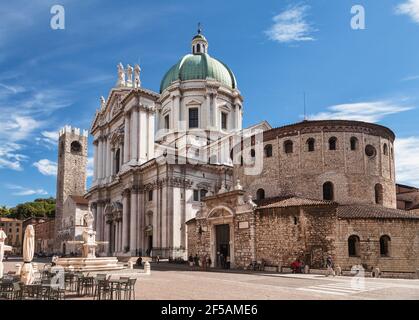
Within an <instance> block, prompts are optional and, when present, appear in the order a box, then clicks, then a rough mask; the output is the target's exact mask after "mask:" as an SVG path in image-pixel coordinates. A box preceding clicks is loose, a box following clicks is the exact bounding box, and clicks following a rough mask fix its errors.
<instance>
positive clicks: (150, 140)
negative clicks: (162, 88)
mask: <svg viewBox="0 0 419 320" xmlns="http://www.w3.org/2000/svg"><path fill="white" fill-rule="evenodd" d="M154 117H155V116H154V112H153V111H151V110H150V111H149V112H147V120H148V121H147V123H148V128H147V146H148V151H147V161H148V160H150V159H153V158H154Z"/></svg>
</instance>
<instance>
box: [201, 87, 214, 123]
mask: <svg viewBox="0 0 419 320" xmlns="http://www.w3.org/2000/svg"><path fill="white" fill-rule="evenodd" d="M204 110H205V111H204ZM202 111H203V112H202V119H203V121H202V128H204V129H208V127H211V126H212V123H211V97H210V95H209V94H207V96H206V98H205V108H203V110H202Z"/></svg>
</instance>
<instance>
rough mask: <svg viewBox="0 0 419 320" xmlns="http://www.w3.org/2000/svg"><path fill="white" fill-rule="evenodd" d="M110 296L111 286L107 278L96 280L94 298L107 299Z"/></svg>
mask: <svg viewBox="0 0 419 320" xmlns="http://www.w3.org/2000/svg"><path fill="white" fill-rule="evenodd" d="M111 297H112V287H111V285H110V282H109V280H108V279H106V278H105V279H99V280H97V282H96V289H95V294H94V299H95V300H109V299H111Z"/></svg>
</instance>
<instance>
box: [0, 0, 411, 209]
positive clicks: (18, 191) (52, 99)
mask: <svg viewBox="0 0 419 320" xmlns="http://www.w3.org/2000/svg"><path fill="white" fill-rule="evenodd" d="M54 4H61V5H63V6H64V8H65V30H52V29H51V27H50V19H51V17H52V14H51V13H50V9H51V7H52V5H54ZM356 4H360V5H362V6H363V7H364V9H365V23H366V29H365V30H353V29H352V28H351V24H350V22H351V19H352V16H353V15H352V14H351V8H352V6H353V5H356ZM0 17H1V19H0V205H7V206H13V205H15V204H17V203H20V202H23V201H27V200H31V199H34V198H37V197H44V196H55V180H56V176H55V169H56V166H55V162H56V158H57V150H56V146H55V144H56V141H55V139H56V132H57V131H58V129H59V128H60V127H62V126H64V125H65V124H71V125H73V126H76V127H80V128H83V129H88V128H89V127H90V124H91V121H92V117H93V115H94V113H95V110H96V108H98V107H99V97H100V96H101V95H103V96H105V97H106V96H107V94H108V91H109V89H110V88H111V87H112V86H113V85H114V84H115V82H116V65H117V63H119V62H122V63H123V64H127V63H130V64H131V65H134V64H135V63H140V65H141V68H142V79H141V80H142V86H143V87H146V88H149V89H152V90H155V91H158V88H159V83H160V80H161V78H162V77H163V75H164V73H165V72H166V70H167V69H168V68H169V67H170V66H171V65H172V64H174V63H175V62H176V61H177V60H178V59H179V57H181V56H182V55H184V54H186V53H188V52H189V51H190V40H191V38H192V36H193V35H194V34H195V32H196V24H197V22H198V21H200V22H202V24H203V29H204V32H203V33H204V34H205V36H206V37H207V39H208V40H209V53H210V54H211V55H212V56H214V57H217V58H219V59H221V60H222V61H224V62H225V63H226V64H228V65H229V66H230V67H231V68H232V70H233V71H234V73H235V75H236V78H237V80H238V86H239V89H240V91H241V92H242V94H243V96H244V98H245V106H244V107H245V114H244V125H245V126H248V125H251V124H254V123H256V122H259V121H262V120H265V119H266V120H268V121H269V122H270V123H271V125H272V126H280V125H283V124H287V123H293V122H298V121H301V120H302V117H303V92H306V97H307V98H306V100H307V114H308V117H309V118H312V119H320V118H323V119H324V118H347V119H358V120H368V121H373V122H377V123H380V124H383V125H386V126H389V127H390V128H391V129H393V130H394V131H395V133H396V135H397V137H398V140H397V143H396V161H397V163H396V165H397V167H398V169H397V180H398V181H399V182H403V183H406V184H413V185H416V186H419V126H418V119H419V110H418V105H419V103H418V102H419V90H418V89H419V58H418V55H417V52H419V41H417V39H419V0H387V1H374V0H367V1H362V0H361V1H356V2H355V1H348V0H339V1H330V0H316V1H298V2H297V1H285V0H284V1H279V0H277V1H263V2H260V1H216V0H211V1H199V2H198V1H177V2H175V1H158V2H157V1H153V2H152V1H133V0H132V1H128V0H127V1H98V0H91V1H85V0H83V1H82V0H72V1H59V2H56V1H40V0H32V1H20V0H18V1H13V2H12V1H9V2H7V3H6V2H2V4H1V5H0ZM90 151H91V150H90ZM90 156H92V155H91V154H90Z"/></svg>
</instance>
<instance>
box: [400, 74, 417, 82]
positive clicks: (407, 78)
mask: <svg viewBox="0 0 419 320" xmlns="http://www.w3.org/2000/svg"><path fill="white" fill-rule="evenodd" d="M418 79H419V75H414V76H408V77H405V78H403V79H402V80H401V81H414V80H418Z"/></svg>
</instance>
